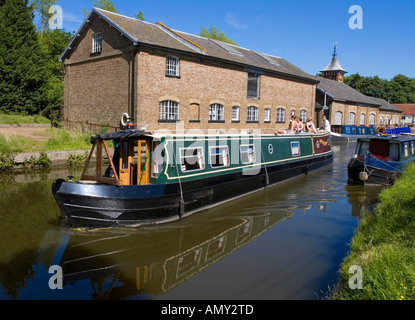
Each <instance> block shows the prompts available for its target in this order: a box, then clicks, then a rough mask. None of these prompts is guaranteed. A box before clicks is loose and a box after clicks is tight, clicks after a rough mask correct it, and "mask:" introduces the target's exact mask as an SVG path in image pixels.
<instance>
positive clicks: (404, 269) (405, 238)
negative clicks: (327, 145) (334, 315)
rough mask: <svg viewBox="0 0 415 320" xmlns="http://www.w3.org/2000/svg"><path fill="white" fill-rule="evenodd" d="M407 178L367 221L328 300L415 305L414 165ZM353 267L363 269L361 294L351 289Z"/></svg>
mask: <svg viewBox="0 0 415 320" xmlns="http://www.w3.org/2000/svg"><path fill="white" fill-rule="evenodd" d="M405 173H406V174H407V175H403V176H402V177H401V178H400V179H398V180H397V181H396V182H395V184H394V186H393V187H391V188H388V189H384V190H383V191H382V192H381V193H380V195H379V201H380V202H379V205H378V206H377V207H376V209H375V211H374V212H373V213H367V214H366V215H365V216H364V217H363V219H362V221H361V223H360V225H359V227H358V229H357V231H356V234H355V236H354V238H353V239H352V243H351V252H350V254H349V256H348V257H347V258H346V259H345V260H344V262H343V264H342V266H341V270H340V279H339V283H338V287H337V288H336V289H335V290H334V291H333V292H332V294H331V296H330V299H336V300H338V299H340V300H414V299H415V164H412V165H411V166H409V167H408V168H407V170H406V171H405ZM408 175H409V176H408ZM352 266H359V267H361V275H362V280H363V282H362V286H361V287H362V288H361V289H358V288H356V289H351V288H350V283H349V282H351V287H353V286H354V285H357V277H358V273H356V269H354V270H353V269H351V271H350V272H349V270H350V268H351V267H352Z"/></svg>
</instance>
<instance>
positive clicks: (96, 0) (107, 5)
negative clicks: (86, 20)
mask: <svg viewBox="0 0 415 320" xmlns="http://www.w3.org/2000/svg"><path fill="white" fill-rule="evenodd" d="M92 5H93V6H94V7H97V8H101V9H104V10H107V11H110V12H114V13H117V12H118V11H117V9H116V8H115V6H114V4H113V3H112V1H111V0H92ZM82 11H83V12H84V14H85V15H87V14H88V13H89V11H88V10H85V8H82Z"/></svg>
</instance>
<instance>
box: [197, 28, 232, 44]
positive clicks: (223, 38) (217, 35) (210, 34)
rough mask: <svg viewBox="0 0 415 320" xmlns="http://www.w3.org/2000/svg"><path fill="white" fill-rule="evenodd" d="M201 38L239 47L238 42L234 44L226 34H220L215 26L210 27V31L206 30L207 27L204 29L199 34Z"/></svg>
mask: <svg viewBox="0 0 415 320" xmlns="http://www.w3.org/2000/svg"><path fill="white" fill-rule="evenodd" d="M198 35H199V36H202V37H205V38H209V39H215V40H219V41H222V42H226V43H230V44H233V45H236V46H237V45H238V44H237V43H236V42H233V41H232V40H231V39H230V38H228V37H227V36H226V35H225V33H223V32H220V31H219V29H218V28H215V27H214V26H213V25H210V29H209V31H207V30H206V29H205V27H202V31H201V32H200V33H199V34H198Z"/></svg>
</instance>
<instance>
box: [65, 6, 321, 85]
mask: <svg viewBox="0 0 415 320" xmlns="http://www.w3.org/2000/svg"><path fill="white" fill-rule="evenodd" d="M93 15H98V16H99V17H100V18H102V19H104V20H105V21H107V22H108V23H109V25H111V26H112V27H114V28H116V29H117V30H118V31H119V32H120V33H121V34H122V35H123V36H125V37H127V38H128V39H129V40H131V42H132V44H133V45H145V46H153V47H161V48H167V49H170V50H175V51H180V52H185V53H190V54H196V55H202V56H206V57H210V58H214V59H220V60H223V61H226V62H228V63H233V64H238V65H242V66H244V67H245V68H252V69H255V70H258V69H259V70H258V71H263V72H264V71H266V72H271V73H275V74H279V75H284V76H288V77H291V78H295V79H298V80H301V81H306V82H309V83H317V82H316V80H315V78H314V77H313V76H311V75H310V74H308V73H306V72H304V71H302V70H301V69H300V68H298V67H296V66H294V65H293V64H291V63H290V62H288V61H286V60H285V59H283V58H280V57H276V56H272V55H268V54H264V53H260V52H257V51H253V50H250V49H245V48H241V47H239V46H235V45H231V44H228V43H224V42H221V41H217V40H212V39H208V38H204V37H201V36H197V35H192V34H188V33H185V32H181V31H176V30H172V29H170V28H168V27H167V26H165V25H163V24H162V23H159V22H157V23H154V24H153V23H149V22H145V21H141V20H138V19H134V18H131V17H127V16H123V15H120V14H117V13H113V12H109V11H106V10H103V9H99V8H93V9H92V10H91V12H90V13H89V15H88V16H87V18H86V19H85V21H84V22H83V24H82V25H81V27H80V29H79V30H78V32H77V34H82V31H83V30H84V29H85V28H87V27H88V23H89V22H90V20H91V19H92V18H93ZM79 38H80V37H77V36H75V37H74V38H73V39H72V41H71V43H70V44H69V45H68V47H67V48H66V49H65V51H64V52H63V53H62V55H61V56H60V60H61V61H63V60H65V59H66V58H68V56H69V55H70V52H71V50H72V48H73V47H74V45H75V42H76V41H80V40H79ZM253 71H254V70H253Z"/></svg>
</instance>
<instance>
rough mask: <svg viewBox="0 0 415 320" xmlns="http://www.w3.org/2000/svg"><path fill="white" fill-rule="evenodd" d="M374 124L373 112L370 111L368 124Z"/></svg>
mask: <svg viewBox="0 0 415 320" xmlns="http://www.w3.org/2000/svg"><path fill="white" fill-rule="evenodd" d="M374 125H375V114H374V113H371V114H370V115H369V126H374Z"/></svg>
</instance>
